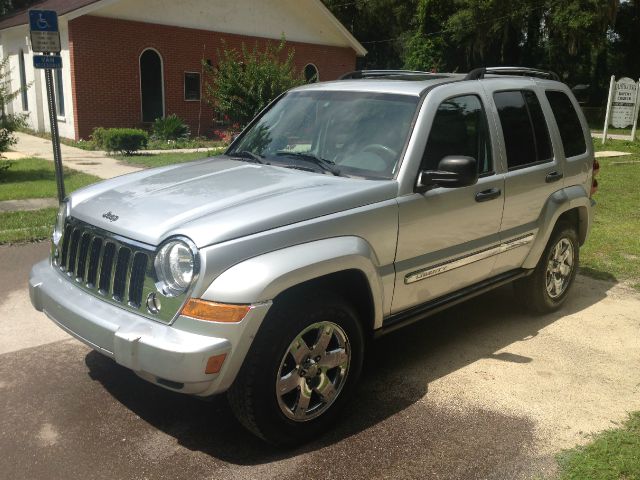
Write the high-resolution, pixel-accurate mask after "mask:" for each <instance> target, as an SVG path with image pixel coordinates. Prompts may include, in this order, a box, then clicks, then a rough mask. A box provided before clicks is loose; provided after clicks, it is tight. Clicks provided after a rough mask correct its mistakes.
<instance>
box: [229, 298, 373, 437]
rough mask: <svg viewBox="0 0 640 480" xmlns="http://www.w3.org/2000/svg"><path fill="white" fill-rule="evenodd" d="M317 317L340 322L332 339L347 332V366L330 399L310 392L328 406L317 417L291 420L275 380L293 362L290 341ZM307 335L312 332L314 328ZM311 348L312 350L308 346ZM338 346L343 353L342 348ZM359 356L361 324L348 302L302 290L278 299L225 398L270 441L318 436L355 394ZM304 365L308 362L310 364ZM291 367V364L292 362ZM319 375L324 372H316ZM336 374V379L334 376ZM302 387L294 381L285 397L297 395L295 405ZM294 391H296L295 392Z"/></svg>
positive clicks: (312, 325) (247, 424)
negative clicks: (294, 296)
mask: <svg viewBox="0 0 640 480" xmlns="http://www.w3.org/2000/svg"><path fill="white" fill-rule="evenodd" d="M321 322H324V323H328V322H329V323H330V324H335V325H338V326H339V327H340V328H339V329H335V331H336V332H338V330H339V331H340V332H339V333H336V335H339V337H335V338H334V337H332V340H331V342H336V341H337V339H338V338H340V339H342V340H344V338H345V337H346V341H347V342H348V349H346V348H345V349H344V350H345V352H348V353H350V355H349V356H350V360H349V362H348V368H347V370H346V375H343V376H341V377H340V378H342V382H341V387H340V388H339V389H338V388H336V390H337V392H338V393H337V395H335V396H333V397H332V400H331V401H329V402H324V397H322V396H319V394H318V393H315V394H312V395H316V397H315V398H316V400H318V401H321V402H324V404H325V405H326V410H323V411H320V410H319V411H316V413H315V415H318V416H316V417H313V418H311V419H305V420H301V419H298V420H294V419H292V418H290V417H288V416H287V413H285V410H286V408H287V407H286V405H285V402H284V398H285V395H280V396H279V395H278V393H277V391H276V381H277V379H279V378H281V377H282V372H283V370H284V369H285V367H286V365H287V362H288V364H289V365H291V364H292V362H291V360H294V357H293V356H289V357H287V356H286V355H291V354H290V353H288V352H290V351H291V350H290V348H289V347H290V346H292V345H293V342H294V340H295V339H297V338H298V336H299V334H300V333H302V332H303V331H305V329H308V328H315V326H316V325H318V324H319V323H321ZM320 331H321V330H318V333H317V335H318V336H317V338H318V339H319V338H320V336H319V335H320ZM309 334H312V331H310V333H309ZM342 334H344V335H342ZM313 335H315V334H313ZM331 335H334V334H333V333H332V334H331ZM320 341H321V340H320ZM307 343H311V342H307ZM343 343H344V342H343ZM330 348H337V347H335V343H334V344H333V347H332V346H329V347H326V348H325V350H328V349H330ZM311 350H313V349H312V348H311ZM340 351H341V352H342V349H340ZM363 357H364V338H363V331H362V325H361V323H360V322H359V321H358V318H357V316H356V314H355V311H354V310H353V308H352V307H351V306H350V305H349V303H347V302H345V301H344V300H342V299H341V298H339V297H337V296H335V295H333V294H330V293H316V294H315V295H301V296H298V297H297V298H296V299H295V300H294V299H292V298H291V297H290V298H289V299H287V300H284V301H279V302H278V301H277V302H276V303H275V304H274V305H273V307H272V308H271V311H270V312H269V314H268V315H267V318H265V319H264V322H263V324H262V326H261V327H260V330H259V331H258V334H257V335H256V338H255V340H254V341H253V344H252V346H251V348H250V350H249V352H248V353H247V357H246V358H245V361H244V364H243V366H242V368H241V369H240V372H239V373H238V377H237V378H236V380H235V382H234V383H233V385H232V387H231V388H230V389H229V391H228V392H227V396H228V398H229V403H230V404H231V408H232V409H233V411H234V413H235V415H236V417H237V418H238V420H239V421H240V423H242V424H243V425H244V426H245V427H246V428H247V429H248V430H250V431H251V432H253V433H254V434H255V435H257V436H259V437H260V438H262V439H263V440H265V441H267V442H268V443H271V444H273V445H296V444H300V443H302V442H305V441H307V440H310V439H312V438H314V437H316V436H318V435H320V434H321V433H322V431H324V430H326V429H327V428H329V427H330V426H331V425H333V424H334V422H335V420H336V416H337V415H338V414H339V413H340V410H341V409H342V408H343V406H344V404H345V403H346V402H347V401H348V400H349V398H350V397H351V396H352V394H353V393H354V387H355V385H356V383H357V381H358V378H359V377H360V373H361V370H362V363H363ZM287 358H288V359H289V360H288V361H287V360H286V359H287ZM305 358H306V357H305ZM316 358H320V357H319V356H318V357H316ZM327 358H328V357H327ZM309 361H311V360H306V362H309ZM293 363H295V361H294V362H293ZM305 365H307V366H308V363H305ZM318 365H320V361H318ZM293 367H294V368H295V365H293ZM287 368H288V367H287ZM335 368H337V369H338V371H341V372H343V371H344V370H341V367H335ZM316 370H318V371H319V370H320V368H317V367H316ZM295 371H296V372H298V373H297V375H298V376H302V375H305V376H303V377H302V378H300V379H297V381H301V382H306V385H310V383H309V382H310V381H314V380H315V379H317V378H319V377H313V378H306V375H310V376H311V375H312V374H309V372H307V371H306V370H304V369H303V368H302V365H300V367H299V368H297V369H296V370H295ZM314 371H315V370H314ZM334 371H335V370H330V371H328V373H326V376H324V377H322V378H323V379H324V380H322V382H323V383H322V384H321V385H327V383H326V379H328V378H329V375H331V374H332V372H334ZM300 372H302V373H300ZM317 375H318V376H322V375H325V374H324V373H317ZM335 378H338V377H337V375H336V377H335ZM336 382H337V380H336ZM316 386H317V385H316ZM303 388H304V385H302V386H298V387H296V389H297V390H292V391H291V393H290V394H288V395H290V396H291V397H289V398H294V397H295V396H296V395H297V396H298V397H297V398H298V400H297V402H296V401H295V400H293V401H294V402H295V403H296V404H297V403H298V402H300V398H301V397H300V395H301V393H299V392H300V391H301V390H302V389H303ZM296 391H297V392H298V393H295V392H296ZM281 404H282V405H283V406H281ZM323 408H325V407H323ZM294 410H295V409H294ZM287 412H288V413H289V415H293V414H294V412H291V411H287Z"/></svg>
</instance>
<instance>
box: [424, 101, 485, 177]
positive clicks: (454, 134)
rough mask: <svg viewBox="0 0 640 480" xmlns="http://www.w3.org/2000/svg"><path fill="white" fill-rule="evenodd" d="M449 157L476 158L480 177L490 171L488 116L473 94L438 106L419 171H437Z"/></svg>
mask: <svg viewBox="0 0 640 480" xmlns="http://www.w3.org/2000/svg"><path fill="white" fill-rule="evenodd" d="M449 155H457V156H466V157H473V158H475V159H476V160H477V162H478V173H479V174H483V173H489V172H491V171H492V167H491V147H490V137H489V133H488V128H487V116H486V114H485V112H484V109H483V108H482V102H481V101H480V98H479V97H477V96H476V95H463V96H460V97H453V98H449V99H448V100H445V101H444V102H442V103H441V104H440V106H439V107H438V111H437V112H436V115H435V117H434V119H433V125H432V126H431V131H430V132H429V139H428V140H427V147H426V148H425V151H424V156H423V157H422V169H423V170H437V169H438V164H439V163H440V160H442V159H443V158H444V157H446V156H449Z"/></svg>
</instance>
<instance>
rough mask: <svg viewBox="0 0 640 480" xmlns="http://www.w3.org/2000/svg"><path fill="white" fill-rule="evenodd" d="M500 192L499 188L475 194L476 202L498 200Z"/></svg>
mask: <svg viewBox="0 0 640 480" xmlns="http://www.w3.org/2000/svg"><path fill="white" fill-rule="evenodd" d="M501 194H502V192H501V191H500V189H499V188H490V189H489V190H483V191H481V192H478V193H476V202H486V201H488V200H493V199H494V198H498V197H499V196H500V195H501Z"/></svg>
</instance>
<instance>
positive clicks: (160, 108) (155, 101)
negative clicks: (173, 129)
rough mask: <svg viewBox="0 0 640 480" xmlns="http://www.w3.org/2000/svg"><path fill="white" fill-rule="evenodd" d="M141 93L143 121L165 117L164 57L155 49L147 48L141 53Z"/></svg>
mask: <svg viewBox="0 0 640 480" xmlns="http://www.w3.org/2000/svg"><path fill="white" fill-rule="evenodd" d="M140 94H141V95H142V121H143V122H153V121H154V120H155V119H156V118H162V117H164V88H163V81H162V59H161V58H160V55H159V54H158V52H156V51H155V50H145V51H144V52H142V55H140Z"/></svg>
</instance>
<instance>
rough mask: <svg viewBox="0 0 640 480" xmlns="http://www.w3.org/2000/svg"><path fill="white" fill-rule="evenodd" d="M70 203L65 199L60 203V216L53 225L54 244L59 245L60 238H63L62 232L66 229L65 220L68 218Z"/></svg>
mask: <svg viewBox="0 0 640 480" xmlns="http://www.w3.org/2000/svg"><path fill="white" fill-rule="evenodd" d="M68 206H69V205H68V203H67V202H66V201H63V202H62V203H60V208H59V209H58V216H57V217H56V225H55V227H53V236H52V240H53V244H54V245H58V243H60V239H61V238H62V232H63V231H64V222H65V221H66V220H67V214H68Z"/></svg>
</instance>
